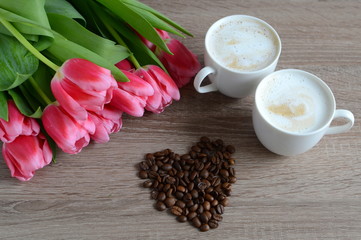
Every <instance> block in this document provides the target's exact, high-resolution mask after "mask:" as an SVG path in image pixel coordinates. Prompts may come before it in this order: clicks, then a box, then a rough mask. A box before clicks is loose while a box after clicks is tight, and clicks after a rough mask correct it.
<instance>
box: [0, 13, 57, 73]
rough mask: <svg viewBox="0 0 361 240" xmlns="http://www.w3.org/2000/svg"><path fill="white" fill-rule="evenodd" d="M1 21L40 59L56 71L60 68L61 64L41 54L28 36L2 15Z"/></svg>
mask: <svg viewBox="0 0 361 240" xmlns="http://www.w3.org/2000/svg"><path fill="white" fill-rule="evenodd" d="M0 22H1V23H2V24H3V25H4V27H5V28H6V29H7V30H9V32H10V33H11V34H12V35H13V36H14V37H15V38H16V39H17V40H18V41H19V42H20V43H21V44H22V45H23V46H24V47H25V48H26V49H28V50H29V52H31V53H32V54H34V56H35V57H37V58H38V59H39V60H40V61H42V62H43V63H45V64H46V65H47V66H48V67H50V68H52V69H53V70H54V71H57V70H58V69H59V66H57V65H56V64H54V63H53V62H52V61H50V60H49V59H47V58H46V57H45V56H44V55H43V54H41V53H40V52H39V51H38V50H37V49H36V48H35V47H34V46H33V45H32V44H31V43H30V42H29V41H28V40H26V38H25V37H24V36H23V35H22V34H21V33H20V32H19V31H18V30H17V29H16V28H15V27H14V26H13V25H12V24H11V23H10V22H8V21H7V20H5V19H4V18H2V17H1V16H0Z"/></svg>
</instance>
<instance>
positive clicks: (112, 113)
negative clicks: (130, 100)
mask: <svg viewBox="0 0 361 240" xmlns="http://www.w3.org/2000/svg"><path fill="white" fill-rule="evenodd" d="M89 116H90V118H91V119H92V121H93V122H94V124H95V132H94V133H93V134H91V139H92V140H94V141H95V142H97V143H106V142H108V141H109V140H110V138H109V134H111V133H115V132H119V131H120V129H121V128H122V112H121V111H119V110H118V109H116V108H114V107H112V106H110V105H109V104H107V105H105V106H104V110H103V111H102V112H100V113H92V112H89Z"/></svg>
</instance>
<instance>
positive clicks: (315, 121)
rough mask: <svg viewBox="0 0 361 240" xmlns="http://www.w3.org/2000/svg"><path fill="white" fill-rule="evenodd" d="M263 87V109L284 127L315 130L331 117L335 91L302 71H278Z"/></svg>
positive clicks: (293, 129) (297, 130) (265, 114)
mask: <svg viewBox="0 0 361 240" xmlns="http://www.w3.org/2000/svg"><path fill="white" fill-rule="evenodd" d="M262 88H263V89H260V91H262V92H263V94H262V96H260V100H259V106H260V111H261V113H262V114H263V116H264V117H265V119H266V120H267V121H268V122H270V123H271V124H272V125H274V126H275V127H278V128H280V129H282V130H285V131H289V132H294V133H307V132H312V131H314V130H317V129H319V128H320V127H322V126H323V125H324V124H326V123H327V121H328V120H329V119H330V118H331V117H332V116H331V113H332V109H330V107H331V106H330V104H329V102H332V95H330V94H329V92H328V91H327V89H325V88H324V87H323V86H322V85H319V84H318V83H316V82H314V81H313V80H311V79H310V78H309V77H308V76H307V75H305V74H303V73H302V72H296V71H294V72H285V73H283V74H279V75H275V76H274V77H273V78H271V79H270V80H269V81H268V83H267V84H265V85H263V86H262Z"/></svg>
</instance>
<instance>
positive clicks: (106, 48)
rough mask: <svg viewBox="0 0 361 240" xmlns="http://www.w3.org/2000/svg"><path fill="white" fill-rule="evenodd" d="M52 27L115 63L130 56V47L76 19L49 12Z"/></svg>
mask: <svg viewBox="0 0 361 240" xmlns="http://www.w3.org/2000/svg"><path fill="white" fill-rule="evenodd" d="M48 16H49V21H50V24H51V27H52V29H53V30H54V31H56V32H58V33H60V34H61V35H63V36H64V37H65V38H67V39H68V40H70V41H72V42H75V43H77V44H79V45H81V46H83V47H85V48H87V49H89V50H91V51H93V52H95V53H97V54H98V55H99V56H101V57H103V58H106V59H108V60H109V61H110V62H112V63H113V64H116V63H117V62H119V61H121V60H123V59H124V58H126V57H128V56H129V52H128V49H126V48H125V47H123V46H120V45H116V43H115V42H113V41H111V40H108V39H105V38H102V37H100V36H98V35H96V34H94V33H92V32H90V31H89V30H87V29H86V28H84V27H83V26H82V25H80V24H79V23H78V22H76V21H75V20H73V19H71V18H68V17H64V16H62V15H58V14H48Z"/></svg>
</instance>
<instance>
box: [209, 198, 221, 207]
mask: <svg viewBox="0 0 361 240" xmlns="http://www.w3.org/2000/svg"><path fill="white" fill-rule="evenodd" d="M218 204H219V202H218V200H217V199H214V200H213V201H212V202H211V206H212V207H216V206H217V205H218ZM222 205H223V204H222ZM223 206H224V205H223Z"/></svg>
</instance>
